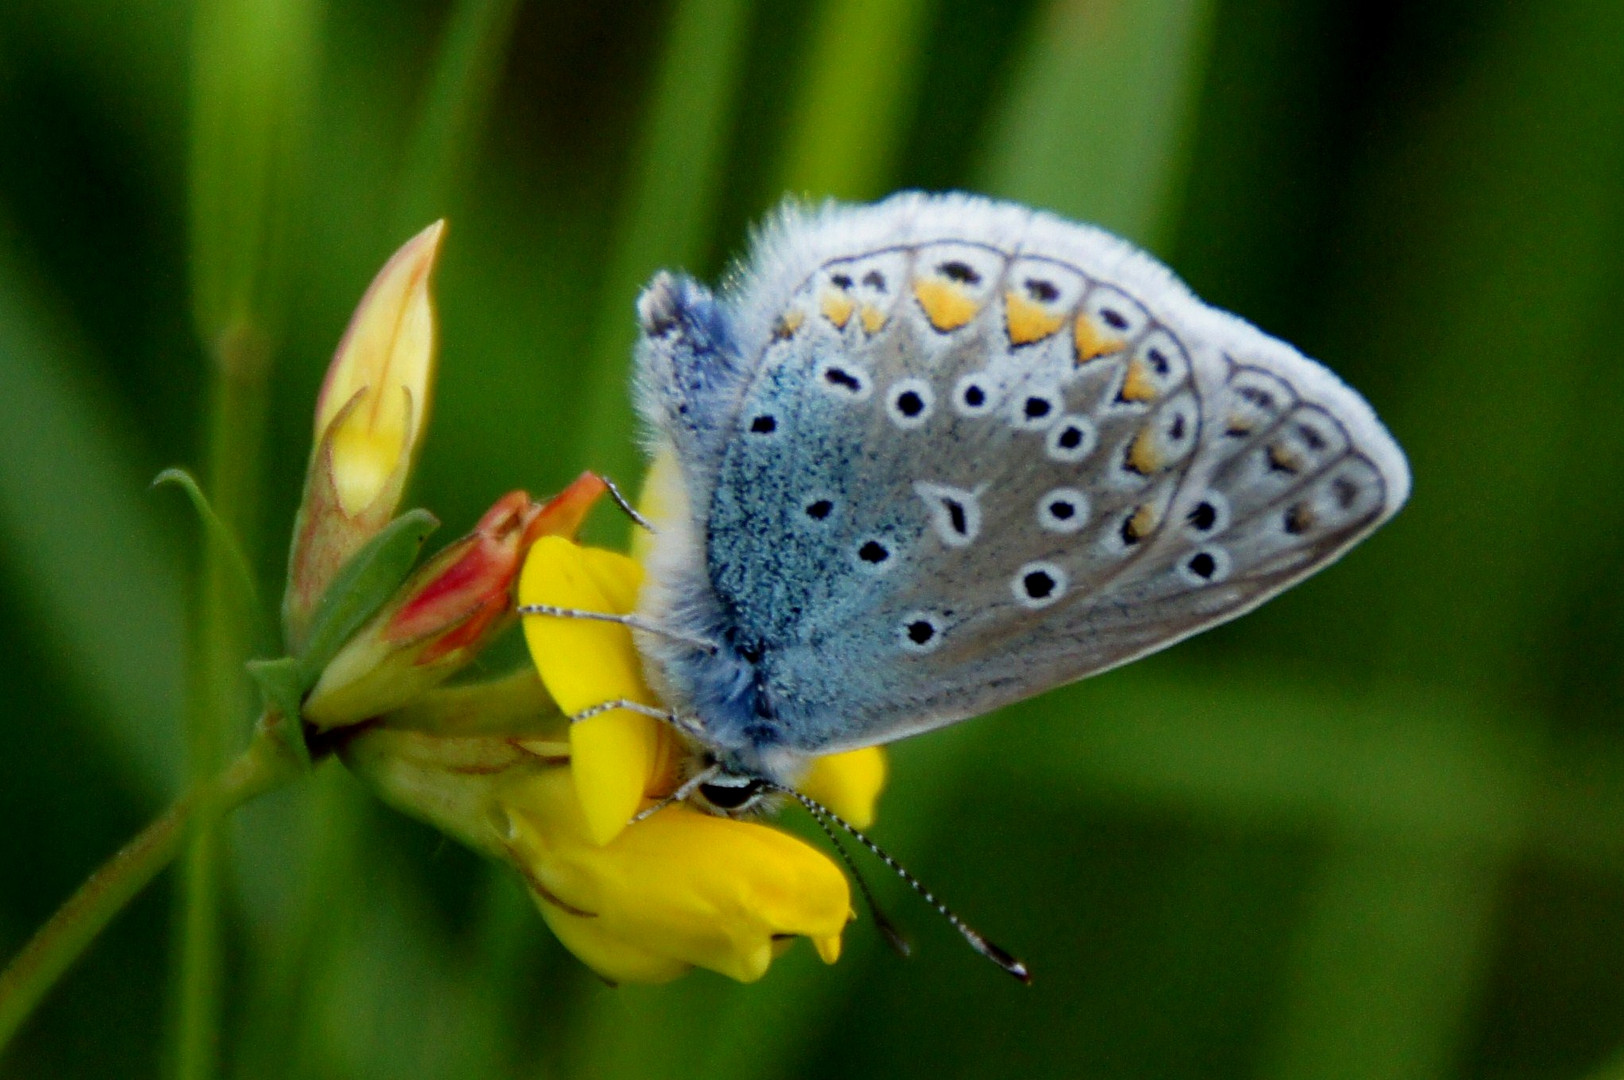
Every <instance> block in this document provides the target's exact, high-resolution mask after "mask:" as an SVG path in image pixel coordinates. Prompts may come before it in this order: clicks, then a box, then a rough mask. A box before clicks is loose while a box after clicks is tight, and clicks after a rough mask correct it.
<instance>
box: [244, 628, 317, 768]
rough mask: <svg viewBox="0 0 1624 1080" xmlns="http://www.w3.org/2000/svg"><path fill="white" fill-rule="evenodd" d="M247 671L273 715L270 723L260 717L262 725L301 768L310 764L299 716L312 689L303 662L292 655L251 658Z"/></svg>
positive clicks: (268, 712)
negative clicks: (262, 658) (307, 680)
mask: <svg viewBox="0 0 1624 1080" xmlns="http://www.w3.org/2000/svg"><path fill="white" fill-rule="evenodd" d="M248 674H249V675H251V676H253V679H254V682H256V683H258V684H259V692H260V696H261V697H263V698H264V700H265V710H264V715H266V716H268V717H273V719H272V721H271V722H270V723H266V722H264V721H261V723H260V729H261V730H262V731H264V732H265V734H266V735H268V736H269V737H270V738H272V739H275V740H276V741H277V742H278V743H279V744H280V745H281V746H282V747H283V749H285V750H286V751H287V752H288V753H289V755H291V756H292V757H293V759H294V760H295V761H297V762H298V763H299V765H300V767H301V768H305V769H308V768H310V747H308V746H307V745H305V739H304V723H303V721H301V720H300V718H299V713H300V709H301V707H302V705H303V703H304V696H305V693H306V692H307V691H308V690H309V689H310V688H309V687H308V686H306V685H305V674H304V664H303V663H301V662H300V661H299V660H298V659H297V658H295V657H292V656H282V657H278V658H277V659H275V660H250V661H248Z"/></svg>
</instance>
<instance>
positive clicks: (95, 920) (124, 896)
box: [0, 738, 297, 1051]
mask: <svg viewBox="0 0 1624 1080" xmlns="http://www.w3.org/2000/svg"><path fill="white" fill-rule="evenodd" d="M295 775H297V773H296V772H295V770H294V769H293V768H291V767H290V763H289V762H288V760H287V758H286V757H285V756H284V755H283V754H282V753H281V751H280V750H279V749H278V748H276V747H275V746H273V745H271V744H270V741H269V740H267V739H263V738H261V739H257V740H256V741H255V743H254V745H253V746H251V747H249V749H248V750H247V751H246V752H245V753H244V754H243V755H242V756H241V757H239V758H238V759H237V760H236V761H234V762H233V763H232V764H231V765H229V766H228V767H227V768H226V769H225V770H224V771H222V772H221V773H220V774H219V775H217V776H216V777H214V778H213V779H212V780H211V781H209V782H207V783H204V784H200V785H198V786H195V787H193V788H192V789H190V790H188V791H187V792H186V793H185V794H184V795H182V796H181V797H180V798H178V799H176V800H175V802H174V803H173V804H171V806H170V807H169V809H167V810H165V811H164V812H163V813H162V814H160V815H159V816H158V817H157V818H156V819H155V820H154V821H153V822H152V824H150V825H148V826H147V827H146V828H145V829H142V830H141V832H140V833H139V834H137V836H136V837H135V838H134V839H133V840H131V841H130V842H129V843H128V844H125V845H124V847H123V848H121V849H120V850H119V851H118V853H117V854H116V855H114V856H113V857H112V858H111V859H108V860H107V862H106V863H104V864H103V865H102V866H101V867H100V868H99V869H97V870H96V872H95V873H93V874H91V875H90V877H89V879H88V880H86V881H85V883H84V884H83V885H81V886H79V890H78V891H77V892H75V893H74V894H73V895H72V896H71V897H69V898H68V901H67V902H66V903H64V904H63V905H62V906H61V907H60V908H58V909H57V911H56V914H54V915H52V916H51V918H50V920H49V921H48V922H46V924H45V925H44V926H42V927H40V928H39V930H38V931H36V932H35V934H34V936H33V937H32V938H31V939H29V942H28V944H27V945H25V946H23V950H22V952H20V953H18V954H17V956H16V957H15V958H14V959H13V960H12V961H11V963H10V965H9V966H7V968H6V969H5V971H4V972H0V1051H3V1050H4V1049H5V1047H6V1046H7V1044H8V1043H10V1041H11V1038H12V1036H13V1035H15V1034H16V1033H17V1030H18V1028H20V1027H21V1026H22V1023H23V1021H25V1020H26V1019H28V1017H29V1015H30V1014H31V1013H32V1012H33V1011H34V1008H35V1006H37V1005H38V1004H39V1003H40V1001H41V999H42V998H44V996H45V994H46V992H47V991H49V990H50V989H51V987H52V986H54V985H55V984H56V981H57V980H58V979H59V978H61V977H62V975H63V973H65V972H66V971H67V970H68V968H69V967H71V966H72V965H73V962H74V961H75V960H77V959H78V958H79V955H80V954H81V953H83V952H84V950H85V947H86V946H88V945H89V944H90V943H91V942H92V941H93V940H95V938H96V935H97V934H99V933H101V931H102V930H103V929H104V928H105V927H106V926H107V924H108V923H109V922H111V921H112V918H113V916H114V915H117V914H118V913H119V912H120V911H122V910H123V909H124V906H125V905H126V904H128V903H129V902H130V901H131V900H133V899H134V898H135V897H136V895H137V894H139V893H140V892H141V890H142V889H143V888H145V887H146V886H147V884H148V883H149V882H151V881H152V879H153V878H154V877H155V876H157V874H158V871H160V870H162V869H163V868H164V867H165V866H167V865H168V864H169V862H170V861H171V860H173V859H174V858H175V855H176V854H177V853H178V852H179V851H180V847H181V842H182V840H184V839H185V836H186V826H187V824H188V822H190V821H192V820H193V819H194V818H199V817H202V816H205V815H207V816H218V815H220V814H224V813H226V812H227V811H229V810H231V809H233V808H235V807H237V806H240V805H242V804H243V803H244V802H247V801H248V800H249V799H252V798H254V797H255V796H256V795H260V794H263V793H264V792H266V791H269V790H271V789H272V788H274V787H278V786H280V785H281V784H283V783H286V782H287V781H288V780H291V779H292V778H293V777H294V776H295Z"/></svg>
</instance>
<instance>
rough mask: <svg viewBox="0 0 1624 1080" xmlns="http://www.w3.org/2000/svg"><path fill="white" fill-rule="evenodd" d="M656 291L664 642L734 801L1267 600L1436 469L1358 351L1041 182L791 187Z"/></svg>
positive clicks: (644, 368)
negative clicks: (1385, 403) (734, 243)
mask: <svg viewBox="0 0 1624 1080" xmlns="http://www.w3.org/2000/svg"><path fill="white" fill-rule="evenodd" d="M637 310H638V316H639V321H640V325H641V338H640V341H639V344H638V348H637V390H638V397H639V407H640V409H641V412H642V415H643V417H644V419H645V421H646V422H647V424H648V425H649V427H650V429H651V431H652V440H651V441H652V445H653V448H654V450H655V451H656V453H668V454H672V455H674V456H675V460H676V462H677V464H678V469H677V473H678V477H677V480H676V481H675V486H676V487H677V488H678V490H676V491H672V492H667V493H665V494H666V497H667V499H669V500H673V501H675V502H676V503H677V504H678V505H680V507H681V509H680V510H679V511H678V512H676V513H674V514H672V515H671V520H670V521H669V522H667V523H666V524H664V525H663V526H662V528H661V531H660V532H659V533H658V535H657V536H656V537H655V540H654V545H653V553H652V556H651V557H650V558H649V560H648V569H649V573H648V578H647V583H646V584H645V586H644V590H643V595H642V597H641V598H640V601H639V612H638V616H637V620H636V621H637V623H638V624H640V625H641V626H643V627H644V628H645V629H642V630H640V631H638V633H637V635H636V638H637V642H638V648H639V650H640V651H641V653H642V656H643V659H644V666H645V668H646V671H647V674H648V676H649V679H650V681H651V683H652V684H653V685H654V687H655V689H656V690H657V691H658V692H659V693H660V694H661V696H662V698H663V699H664V700H665V701H666V702H667V703H668V704H669V705H670V707H671V709H672V717H671V719H672V720H673V722H675V723H676V724H677V725H678V726H679V728H681V729H682V730H683V731H685V732H686V733H687V734H688V735H689V737H690V738H691V739H692V740H693V741H694V742H695V743H697V744H698V750H699V751H700V752H701V753H702V754H703V756H704V758H705V761H704V762H703V763H702V764H701V766H700V769H701V771H700V772H699V774H698V779H697V780H696V781H695V782H693V783H691V784H689V785H685V789H684V796H685V797H695V798H696V800H697V801H699V802H701V803H703V804H705V805H707V806H708V807H709V808H710V809H713V810H716V811H719V812H732V811H736V810H739V809H741V808H744V807H747V806H748V805H749V804H750V803H752V802H753V801H754V800H755V799H756V798H757V797H758V796H759V795H760V794H761V793H763V792H765V791H771V790H775V789H776V790H784V789H786V788H792V787H793V785H794V783H795V781H796V779H797V778H798V777H799V775H800V774H801V773H802V771H803V770H804V768H805V766H806V765H807V763H808V762H809V760H810V759H811V758H812V757H814V756H817V755H822V754H828V753H832V752H836V751H842V750H851V749H855V748H857V747H863V746H870V745H874V744H877V743H884V742H889V741H891V740H893V739H898V738H901V737H903V736H906V735H912V734H915V733H918V732H921V731H927V730H929V729H931V728H935V727H940V726H942V725H945V724H950V723H953V722H955V721H958V720H962V719H965V718H967V717H970V716H975V715H977V714H980V713H984V712H987V711H988V710H991V709H993V708H996V707H998V706H1000V705H1004V704H1007V703H1010V702H1013V701H1017V700H1020V699H1022V698H1025V697H1029V696H1031V695H1033V694H1036V693H1039V692H1041V691H1043V690H1046V689H1049V688H1051V687H1054V686H1057V685H1059V684H1062V683H1067V682H1071V681H1073V680H1076V679H1081V678H1083V677H1085V676H1088V675H1092V674H1094V673H1096V672H1099V671H1103V670H1105V669H1107V668H1110V667H1113V666H1115V665H1117V664H1121V663H1125V662H1127V661H1129V660H1132V659H1134V658H1135V657H1139V656H1143V655H1145V654H1146V653H1149V652H1153V651H1155V650H1157V649H1161V648H1164V647H1166V646H1168V645H1171V644H1173V643H1174V642H1176V641H1179V640H1180V639H1182V638H1185V637H1187V636H1189V635H1191V634H1194V633H1196V632H1198V631H1200V630H1202V629H1205V628H1206V627H1209V626H1212V625H1215V624H1217V623H1220V622H1223V621H1225V620H1227V619H1232V618H1234V617H1236V616H1238V615H1241V614H1243V613H1244V612H1246V611H1248V610H1250V609H1252V608H1253V607H1256V606H1257V605H1258V604H1260V603H1262V602H1263V601H1264V600H1266V599H1268V598H1269V597H1270V596H1273V595H1274V594H1276V593H1278V592H1280V591H1281V590H1282V589H1285V588H1286V587H1288V586H1290V585H1291V584H1293V583H1294V582H1296V581H1299V580H1301V579H1302V578H1303V577H1305V576H1307V575H1308V574H1310V573H1313V572H1314V571H1315V570H1318V569H1319V568H1321V567H1323V566H1325V565H1326V564H1328V563H1330V562H1331V561H1332V560H1334V559H1336V558H1337V557H1338V556H1339V555H1341V554H1342V553H1343V552H1344V551H1346V550H1347V549H1348V548H1349V547H1350V546H1351V545H1353V544H1354V543H1356V542H1357V541H1358V540H1360V539H1361V538H1362V537H1364V536H1366V535H1367V534H1369V533H1370V532H1371V531H1372V530H1373V529H1375V528H1376V527H1377V526H1379V525H1380V524H1381V523H1382V522H1384V521H1385V520H1386V519H1387V518H1388V517H1390V516H1391V515H1392V514H1393V513H1394V512H1395V511H1396V510H1397V509H1398V508H1399V507H1400V506H1401V505H1402V504H1403V502H1404V500H1405V498H1406V496H1407V495H1408V493H1409V487H1410V477H1409V470H1408V467H1407V465H1406V463H1405V459H1404V456H1403V454H1402V452H1401V451H1400V450H1399V448H1398V446H1397V445H1396V444H1395V443H1394V441H1393V439H1392V438H1391V436H1389V435H1388V433H1387V431H1386V430H1385V429H1384V428H1383V427H1382V425H1381V423H1380V422H1379V421H1378V420H1377V419H1376V417H1375V415H1374V413H1372V411H1371V410H1370V407H1369V406H1368V405H1366V403H1365V402H1364V400H1363V399H1361V398H1360V397H1359V396H1358V395H1357V394H1356V393H1354V392H1353V391H1352V390H1350V389H1349V388H1348V387H1346V386H1345V385H1343V383H1342V382H1340V381H1339V380H1338V379H1337V378H1336V376H1334V375H1332V374H1331V373H1330V372H1329V371H1327V370H1326V369H1325V368H1323V367H1321V366H1320V365H1319V364H1317V363H1315V362H1314V361H1312V360H1309V359H1307V358H1306V357H1304V356H1303V355H1302V354H1300V353H1299V352H1298V351H1297V350H1295V349H1293V348H1292V347H1291V346H1290V345H1287V344H1285V343H1284V342H1281V341H1279V340H1276V339H1275V338H1272V337H1269V336H1267V335H1265V334H1263V333H1262V332H1260V331H1258V330H1257V329H1255V328H1254V327H1252V326H1251V325H1250V324H1248V323H1246V322H1244V321H1242V320H1241V319H1239V318H1237V317H1235V316H1233V315H1230V314H1227V313H1225V312H1222V311H1218V310H1216V309H1214V308H1211V307H1209V306H1207V305H1206V304H1204V303H1202V302H1201V301H1200V300H1198V299H1196V297H1194V296H1193V295H1191V293H1190V292H1189V291H1188V290H1187V289H1186V288H1185V286H1184V285H1183V284H1182V283H1181V282H1179V281H1178V280H1177V279H1176V278H1175V277H1174V276H1173V274H1172V273H1171V272H1170V271H1168V270H1167V269H1166V268H1165V267H1163V266H1162V265H1161V264H1160V263H1158V262H1156V261H1155V260H1154V259H1152V258H1151V257H1150V256H1148V255H1146V254H1145V253H1143V252H1141V251H1138V250H1136V249H1135V248H1133V247H1132V246H1130V245H1129V244H1127V243H1126V242H1124V241H1122V240H1119V239H1117V238H1116V237H1113V236H1111V235H1109V234H1108V233H1105V232H1103V231H1101V230H1099V229H1097V228H1092V227H1089V226H1085V225H1078V224H1074V223H1071V222H1068V221H1064V220H1061V219H1060V218H1057V217H1054V216H1052V215H1050V214H1046V213H1042V212H1038V211H1034V210H1030V209H1028V208H1026V207H1023V206H1018V205H1014V204H1010V203H1000V202H993V201H989V200H986V199H981V198H976V197H971V196H966V195H957V194H950V195H926V194H919V193H904V194H899V195H896V196H893V197H891V198H889V199H887V200H885V201H883V202H880V203H877V204H874V205H870V206H843V205H838V204H829V205H826V206H824V207H822V208H821V209H815V210H806V209H802V208H800V207H798V206H796V205H794V204H790V205H788V206H786V207H785V208H784V209H783V210H782V211H781V212H780V213H779V215H778V216H777V217H776V218H775V219H774V220H773V221H772V222H771V223H769V225H768V226H767V227H766V228H765V230H764V231H763V232H762V233H761V234H760V235H759V236H758V237H757V239H756V241H755V244H754V247H753V250H752V253H751V255H750V256H749V258H748V260H747V262H746V263H745V264H744V266H743V267H742V269H740V270H739V271H738V272H737V273H736V274H735V275H734V276H733V278H732V280H731V281H730V283H729V284H728V286H727V287H726V288H725V289H724V290H723V291H722V293H721V295H720V296H717V295H714V294H713V293H712V292H711V291H709V290H708V289H706V288H705V287H704V286H703V285H701V284H699V283H697V282H695V281H694V280H692V279H690V278H687V277H683V276H678V275H672V274H668V273H662V274H660V275H658V276H657V277H655V278H654V280H653V281H652V282H651V283H650V284H649V285H648V287H647V288H646V290H645V291H644V292H643V294H642V296H641V298H640V299H639V301H638V308H637Z"/></svg>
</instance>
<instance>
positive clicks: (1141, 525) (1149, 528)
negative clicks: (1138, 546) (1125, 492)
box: [1122, 503, 1156, 540]
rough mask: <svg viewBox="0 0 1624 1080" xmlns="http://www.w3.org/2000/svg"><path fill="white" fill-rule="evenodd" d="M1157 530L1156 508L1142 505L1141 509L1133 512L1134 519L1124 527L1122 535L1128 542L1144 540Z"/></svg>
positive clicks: (1145, 504) (1129, 520)
mask: <svg viewBox="0 0 1624 1080" xmlns="http://www.w3.org/2000/svg"><path fill="white" fill-rule="evenodd" d="M1155 528H1156V508H1155V507H1153V506H1151V505H1150V504H1149V503H1141V504H1140V505H1139V509H1137V510H1135V511H1134V512H1133V517H1131V518H1129V519H1128V521H1127V523H1126V524H1125V525H1123V526H1122V535H1123V537H1124V538H1125V539H1128V540H1143V539H1144V538H1145V537H1147V536H1149V535H1150V534H1151V533H1152V532H1153V531H1154V530H1155Z"/></svg>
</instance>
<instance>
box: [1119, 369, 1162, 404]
mask: <svg viewBox="0 0 1624 1080" xmlns="http://www.w3.org/2000/svg"><path fill="white" fill-rule="evenodd" d="M1117 397H1118V398H1119V399H1120V400H1122V401H1141V402H1143V401H1155V400H1156V384H1155V383H1153V382H1151V380H1150V371H1149V370H1148V369H1147V368H1146V367H1145V365H1144V362H1143V361H1140V360H1134V361H1132V362H1131V363H1129V364H1128V373H1127V375H1125V376H1123V379H1122V392H1121V393H1119V394H1118V395H1117Z"/></svg>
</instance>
